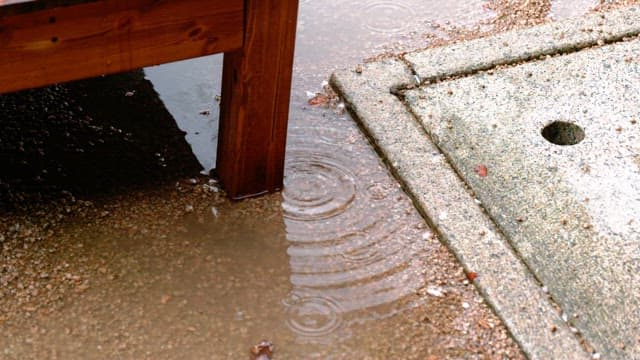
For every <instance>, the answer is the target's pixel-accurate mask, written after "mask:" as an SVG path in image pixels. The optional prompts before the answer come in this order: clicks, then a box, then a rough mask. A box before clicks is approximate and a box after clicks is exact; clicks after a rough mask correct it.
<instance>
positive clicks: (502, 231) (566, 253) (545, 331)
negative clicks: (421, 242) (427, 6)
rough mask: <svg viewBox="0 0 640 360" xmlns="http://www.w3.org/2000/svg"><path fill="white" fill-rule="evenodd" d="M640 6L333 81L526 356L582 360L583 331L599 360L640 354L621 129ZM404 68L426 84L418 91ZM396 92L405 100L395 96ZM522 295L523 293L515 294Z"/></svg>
mask: <svg viewBox="0 0 640 360" xmlns="http://www.w3.org/2000/svg"><path fill="white" fill-rule="evenodd" d="M637 17H638V8H637V7H631V8H627V9H624V10H621V11H618V12H612V13H607V14H598V15H593V16H590V17H588V18H585V19H577V20H573V21H570V22H566V23H561V24H549V25H544V26H540V27H536V28H532V29H527V30H521V31H519V32H511V33H505V34H500V35H497V36H495V37H490V38H485V39H479V40H477V41H471V42H467V43H461V44H456V45H452V46H449V47H444V48H435V49H429V50H425V51H422V52H418V53H415V54H408V55H407V56H405V59H407V60H408V61H407V63H408V65H409V66H410V68H409V67H407V64H405V63H403V62H397V63H395V62H394V61H390V60H387V61H384V60H383V61H380V62H377V63H372V64H368V65H367V66H366V67H363V68H362V69H360V71H353V70H345V71H341V72H338V73H336V74H335V75H334V76H333V78H332V83H333V84H335V85H336V86H337V88H338V89H339V91H340V93H341V94H342V95H343V96H345V99H346V101H347V102H348V103H349V107H350V109H352V111H354V113H355V114H356V115H357V118H358V119H359V121H361V123H362V126H363V128H364V129H365V130H366V131H367V132H368V134H369V136H371V138H372V140H373V142H374V143H375V144H376V145H377V147H378V150H379V151H380V152H381V153H382V154H383V156H384V157H385V158H386V159H387V161H388V163H389V165H390V166H391V168H392V169H393V171H394V172H395V173H396V174H397V175H398V176H399V179H400V181H401V182H403V184H404V185H405V186H406V188H407V189H408V191H409V192H410V193H411V194H412V195H413V197H414V199H415V200H416V201H417V202H418V203H419V204H420V208H421V209H422V211H424V212H425V213H426V215H427V217H428V218H429V220H430V222H431V223H432V224H433V225H434V226H435V228H436V229H437V230H438V231H439V232H441V235H442V236H443V238H444V239H445V241H447V242H448V243H449V246H450V247H451V248H452V249H453V250H454V252H455V253H456V255H457V256H458V257H459V258H460V259H461V260H462V262H463V264H465V266H466V267H468V268H470V269H477V270H478V271H479V273H480V274H482V275H484V276H482V275H481V277H480V280H479V281H478V282H477V284H478V285H479V287H480V289H481V291H483V292H485V293H487V294H489V295H488V298H489V301H490V302H491V303H492V305H493V306H494V307H495V309H496V310H497V311H498V313H499V314H501V316H502V317H503V319H504V320H505V322H506V323H507V325H508V326H509V328H510V329H511V331H512V333H513V334H514V336H515V337H516V338H517V339H519V342H520V343H521V345H522V346H523V349H524V350H525V352H526V353H527V355H529V356H531V357H532V358H541V359H544V358H559V357H562V354H566V353H568V352H571V353H573V354H574V356H575V357H578V356H581V357H582V358H584V357H585V356H586V353H584V352H582V351H580V350H577V349H575V347H576V346H577V344H578V341H577V340H580V342H582V344H583V345H585V349H586V350H587V351H588V352H592V354H593V355H592V356H594V357H600V356H601V355H600V353H602V354H604V355H605V356H607V357H611V358H621V359H622V358H635V356H637V346H638V344H639V343H638V341H639V340H640V339H637V338H636V335H637V329H636V328H635V325H634V324H635V323H637V322H636V321H634V320H630V319H633V317H635V316H637V308H638V305H637V299H636V298H635V296H634V295H632V294H635V293H636V292H637V289H636V286H635V283H637V281H636V280H635V279H634V276H635V274H636V271H635V270H634V265H632V264H634V263H635V262H636V258H637V249H636V246H637V244H636V243H637V241H636V240H637V239H636V235H637V233H636V230H635V225H634V224H635V220H631V221H630V220H629V219H632V218H633V215H631V214H635V212H634V210H633V209H634V208H635V200H634V198H635V196H634V195H632V194H635V190H633V189H634V187H635V185H634V184H635V183H636V182H637V181H635V180H634V177H635V176H637V171H635V170H634V169H636V166H635V165H634V164H633V163H634V161H635V160H634V156H633V154H635V153H636V152H637V151H636V148H635V145H631V142H629V141H628V139H627V136H629V137H630V138H635V135H634V134H635V128H634V127H633V126H634V124H635V123H636V118H637V113H636V112H635V110H633V109H634V106H633V105H631V104H632V103H636V102H637V101H636V99H635V98H633V97H632V95H631V94H635V93H637V91H635V92H634V90H633V84H635V83H637V82H638V81H637V80H636V79H635V78H636V77H637V66H636V64H635V62H634V59H635V58H636V57H637V53H638V51H637V43H636V42H637V40H632V39H635V37H631V36H634V35H637V34H638V31H639V28H638V26H637V24H638V21H637ZM585 36H586V38H585ZM593 36H595V38H593V39H589V38H590V37H593ZM522 38H528V39H533V40H532V41H530V42H528V43H526V44H525V43H523V42H521V41H519V40H518V39H522ZM547 39H553V40H552V41H547ZM609 41H618V42H619V43H617V44H615V45H605V46H602V45H604V44H605V43H606V42H609ZM624 41H628V42H624ZM565 43H566V44H567V46H565V45H564V44H565ZM570 43H571V44H573V45H571V44H570ZM552 44H553V45H552ZM599 46H602V47H601V48H596V49H586V50H582V51H579V52H577V53H574V54H570V55H564V54H565V53H566V52H575V51H577V50H579V49H582V48H586V47H599ZM554 47H556V49H555V51H556V53H555V55H557V57H555V58H552V57H551V53H550V52H549V51H550V49H552V48H554ZM443 54H444V55H443ZM541 55H543V57H542V59H543V60H538V61H532V62H529V63H526V64H524V65H518V63H519V62H520V61H522V60H527V59H538V58H539V57H540V56H541ZM544 55H547V56H544ZM458 60H459V61H458ZM506 64H509V65H514V66H511V67H505V66H500V65H506ZM515 65H517V66H515ZM481 70H486V71H481ZM411 73H413V74H417V75H418V77H417V78H419V79H426V82H425V83H424V84H422V85H421V86H419V87H418V88H417V89H415V88H416V84H415V83H414V82H415V79H416V78H414V77H412V76H409V75H408V74H411ZM469 73H472V75H469ZM439 78H443V79H445V80H443V81H438V79H439ZM451 78H453V79H454V80H450V79H451ZM397 87H400V88H405V89H407V91H406V92H404V95H405V96H406V97H404V98H403V99H404V100H405V101H406V104H408V107H405V106H404V105H403V103H402V102H401V101H400V100H399V99H398V98H395V97H394V96H393V95H391V94H390V91H389V90H390V89H393V88H397ZM412 114H413V115H415V117H416V118H413V116H412ZM390 118H393V119H395V121H393V122H390V121H388V119H390ZM416 120H418V121H417V122H416ZM590 134H591V135H590ZM612 134H615V136H614V137H612ZM590 136H593V137H590ZM597 144H599V145H597ZM441 152H442V154H441ZM445 159H446V160H445ZM451 167H453V169H452V168H451ZM454 169H455V170H454ZM636 170H637V169H636ZM592 171H593V172H592ZM436 173H437V174H439V175H440V176H439V178H438V179H433V178H432V177H431V176H429V174H436ZM459 176H460V177H462V179H463V180H464V181H465V184H461V183H460V180H459ZM596 179H597V180H596ZM465 187H468V189H466V188H465ZM623 194H624V195H623ZM447 199H448V201H447ZM621 203H624V204H625V205H624V206H623V208H620V207H619V206H620V204H621ZM627 209H628V211H627ZM483 211H487V212H488V214H489V215H490V216H491V218H490V219H489V218H488V217H487V216H485V215H483ZM492 222H494V224H492ZM511 246H513V250H515V252H514V251H513V250H511V249H510V247H511ZM521 259H522V260H524V263H521V261H520V260H521ZM514 262H515V263H520V264H519V265H518V264H514ZM529 270H530V271H531V273H529ZM532 275H535V276H536V278H537V279H538V280H539V281H541V285H538V284H536V281H534V280H533V279H532ZM540 286H542V287H543V288H542V291H540ZM547 291H549V292H550V293H551V296H552V298H553V299H554V300H555V301H557V303H558V304H559V305H560V309H561V310H560V311H562V312H561V313H560V312H557V311H555V310H553V309H554V307H555V304H554V301H549V299H546V300H545V299H544V296H541V294H542V293H543V292H547ZM521 296H522V297H521ZM518 298H520V299H528V300H523V301H509V300H513V299H518ZM523 303H524V305H523ZM525 314H526V315H525ZM622 319H625V320H622ZM532 320H534V321H533V322H532ZM562 321H565V322H569V324H570V325H571V327H570V328H569V327H568V326H567V325H564V324H561V322H562ZM572 333H574V334H577V335H578V336H582V335H583V336H584V337H583V338H579V337H578V338H575V337H574V335H572ZM572 338H573V340H572ZM563 339H564V340H563ZM592 346H593V347H592ZM572 347H574V350H569V349H570V348H572ZM594 347H595V348H594ZM554 354H555V355H554ZM580 354H581V355H580Z"/></svg>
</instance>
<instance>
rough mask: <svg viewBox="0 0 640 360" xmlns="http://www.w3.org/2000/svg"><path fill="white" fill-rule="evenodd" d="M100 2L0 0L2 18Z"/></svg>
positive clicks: (77, 0) (79, 0)
mask: <svg viewBox="0 0 640 360" xmlns="http://www.w3.org/2000/svg"><path fill="white" fill-rule="evenodd" d="M92 1H100V0H0V17H1V16H5V15H14V14H19V13H27V12H34V11H38V10H44V9H51V8H54V7H61V6H70V5H78V4H82V3H88V2H92Z"/></svg>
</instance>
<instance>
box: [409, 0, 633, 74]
mask: <svg viewBox="0 0 640 360" xmlns="http://www.w3.org/2000/svg"><path fill="white" fill-rule="evenodd" d="M639 33H640V6H635V7H634V6H632V7H628V8H625V9H622V10H615V11H611V12H609V13H603V14H593V15H589V16H584V17H580V18H575V19H572V20H569V21H562V22H555V23H548V24H544V25H540V26H536V27H532V28H528V29H523V30H517V31H510V32H505V33H502V34H498V35H495V36H491V37H487V38H481V39H476V40H471V41H466V42H461V43H458V44H453V45H450V46H443V47H436V48H431V49H427V50H425V51H420V52H416V53H413V54H408V55H406V56H405V59H406V60H407V61H408V62H409V64H410V65H411V67H412V68H413V70H414V71H415V73H416V74H417V75H418V76H419V77H420V79H421V80H423V81H432V80H436V79H439V78H445V77H447V76H451V75H453V74H455V75H460V74H467V73H471V72H473V71H478V70H485V69H489V68H491V67H494V66H496V65H503V64H510V63H514V62H518V61H524V60H530V59H534V58H536V57H539V56H542V55H553V54H558V53H562V52H567V51H572V50H575V49H578V48H584V47H588V46H593V45H596V44H602V43H608V42H613V41H618V40H621V39H623V38H625V37H629V36H635V35H637V34H639Z"/></svg>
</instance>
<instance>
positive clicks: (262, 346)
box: [250, 340, 273, 360]
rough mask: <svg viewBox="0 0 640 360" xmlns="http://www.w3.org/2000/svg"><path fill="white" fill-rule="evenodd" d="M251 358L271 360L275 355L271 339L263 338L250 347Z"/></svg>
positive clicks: (252, 359) (254, 359) (253, 359)
mask: <svg viewBox="0 0 640 360" xmlns="http://www.w3.org/2000/svg"><path fill="white" fill-rule="evenodd" d="M250 352H251V360H271V356H273V343H272V342H271V341H269V340H262V341H260V342H259V343H258V344H256V345H253V346H252V347H251V349H250Z"/></svg>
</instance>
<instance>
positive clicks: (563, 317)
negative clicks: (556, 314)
mask: <svg viewBox="0 0 640 360" xmlns="http://www.w3.org/2000/svg"><path fill="white" fill-rule="evenodd" d="M561 317H562V321H564V322H567V321H569V316H567V314H566V313H562V315H561Z"/></svg>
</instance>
